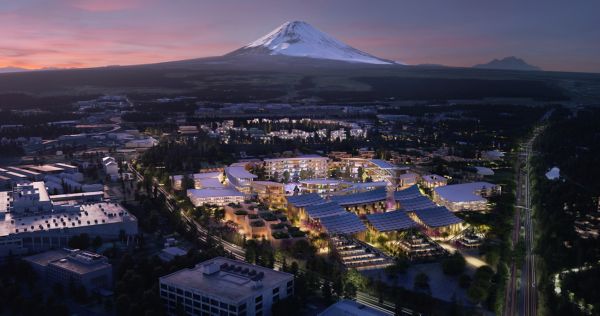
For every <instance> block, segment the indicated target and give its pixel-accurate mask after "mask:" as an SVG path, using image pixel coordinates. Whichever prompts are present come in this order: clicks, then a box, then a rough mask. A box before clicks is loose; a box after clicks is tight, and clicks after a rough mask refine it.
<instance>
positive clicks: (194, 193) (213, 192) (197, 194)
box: [187, 188, 244, 198]
mask: <svg viewBox="0 0 600 316" xmlns="http://www.w3.org/2000/svg"><path fill="white" fill-rule="evenodd" d="M187 195H188V196H190V197H194V198H211V197H220V196H244V195H243V194H242V193H241V192H240V191H238V190H234V189H230V188H222V189H215V188H206V189H189V190H187Z"/></svg>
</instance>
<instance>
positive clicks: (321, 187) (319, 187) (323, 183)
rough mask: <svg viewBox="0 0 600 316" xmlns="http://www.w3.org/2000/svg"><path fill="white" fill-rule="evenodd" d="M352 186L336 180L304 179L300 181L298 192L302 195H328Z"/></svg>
mask: <svg viewBox="0 0 600 316" xmlns="http://www.w3.org/2000/svg"><path fill="white" fill-rule="evenodd" d="M351 186H352V183H349V182H346V181H343V180H337V179H330V178H325V179H306V180H300V191H301V192H302V193H305V194H306V193H319V194H329V193H333V192H336V191H341V190H344V189H347V188H349V187H351Z"/></svg>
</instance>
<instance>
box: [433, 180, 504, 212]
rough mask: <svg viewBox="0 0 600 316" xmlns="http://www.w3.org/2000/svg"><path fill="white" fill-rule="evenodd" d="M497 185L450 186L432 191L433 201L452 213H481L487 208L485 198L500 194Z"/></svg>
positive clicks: (463, 184)
mask: <svg viewBox="0 0 600 316" xmlns="http://www.w3.org/2000/svg"><path fill="white" fill-rule="evenodd" d="M501 190H502V188H501V187H500V186H499V185H496V184H492V183H488V182H471V183H462V184H452V185H446V186H442V187H437V188H435V189H433V201H434V202H436V203H437V204H439V205H443V206H446V207H447V208H448V209H450V210H452V211H453V212H458V211H462V210H468V211H483V210H487V209H488V207H489V204H488V201H487V199H486V197H489V196H493V195H496V194H500V193H501Z"/></svg>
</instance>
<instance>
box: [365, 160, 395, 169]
mask: <svg viewBox="0 0 600 316" xmlns="http://www.w3.org/2000/svg"><path fill="white" fill-rule="evenodd" d="M369 161H370V162H371V163H373V164H374V165H376V166H377V167H379V168H381V169H395V168H396V166H395V165H393V164H391V163H389V162H387V161H385V160H381V159H371V160H369Z"/></svg>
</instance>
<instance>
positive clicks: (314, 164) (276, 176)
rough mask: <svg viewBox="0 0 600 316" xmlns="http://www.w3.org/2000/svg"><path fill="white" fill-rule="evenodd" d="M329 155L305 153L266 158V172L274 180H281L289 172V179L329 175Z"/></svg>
mask: <svg viewBox="0 0 600 316" xmlns="http://www.w3.org/2000/svg"><path fill="white" fill-rule="evenodd" d="M327 161H328V158H327V157H321V156H318V155H305V156H299V157H294V158H272V159H265V160H264V165H265V172H266V173H267V177H268V178H269V179H272V180H276V181H281V180H283V179H284V178H285V175H286V174H289V180H294V179H298V180H301V179H310V178H325V177H327V171H328V166H327Z"/></svg>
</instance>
